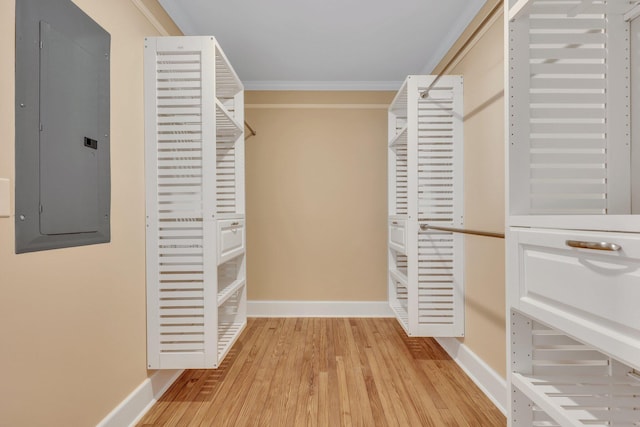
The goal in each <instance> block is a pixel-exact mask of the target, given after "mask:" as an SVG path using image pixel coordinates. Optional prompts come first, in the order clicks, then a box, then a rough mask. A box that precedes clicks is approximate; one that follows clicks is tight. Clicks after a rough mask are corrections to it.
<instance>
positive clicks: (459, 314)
mask: <svg viewBox="0 0 640 427" xmlns="http://www.w3.org/2000/svg"><path fill="white" fill-rule="evenodd" d="M435 79H436V77H435V76H409V77H407V79H406V80H405V82H404V84H403V85H402V88H401V89H400V90H399V92H398V94H397V95H396V97H395V99H394V100H393V102H392V104H391V106H390V107H389V135H388V136H389V157H388V184H389V193H388V197H389V236H388V238H389V244H388V251H389V276H388V281H389V304H390V306H391V308H392V310H393V311H394V313H395V314H396V317H397V318H398V321H399V322H400V324H401V325H402V326H403V328H404V329H405V331H406V332H407V334H409V335H411V336H463V335H464V277H463V269H464V264H463V262H464V260H463V246H462V243H463V240H462V237H461V236H460V235H456V234H452V233H451V232H446V231H438V230H434V229H427V228H424V226H426V225H431V226H445V227H460V226H462V224H463V217H462V183H463V182H462V179H463V176H462V168H463V164H462V151H463V134H462V131H463V129H462V127H463V124H462V120H463V112H462V111H463V108H462V107H463V105H462V78H461V77H460V76H443V77H442V78H440V79H438V80H437V81H436V82H435V85H433V87H431V88H430V86H431V85H432V83H433V82H434V81H435ZM427 89H428V90H427Z"/></svg>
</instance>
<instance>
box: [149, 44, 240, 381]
mask: <svg viewBox="0 0 640 427" xmlns="http://www.w3.org/2000/svg"><path fill="white" fill-rule="evenodd" d="M145 45H146V46H145V103H146V105H145V124H146V127H145V133H146V136H145V139H146V177H147V302H148V303H147V309H148V316H147V317H148V322H147V324H148V332H147V337H148V339H147V341H148V361H149V368H152V369H165V368H166V369H175V368H212V367H217V366H218V363H219V361H220V360H221V357H222V356H223V353H225V352H226V351H227V350H228V347H229V346H230V345H231V344H232V343H233V342H234V341H235V339H236V338H237V335H238V334H239V332H240V330H241V329H242V328H243V326H244V324H245V323H246V308H245V306H246V292H245V286H246V279H245V277H246V273H245V271H246V268H245V261H244V255H242V256H239V257H238V258H237V259H233V260H231V261H229V262H228V263H224V264H222V265H221V266H220V267H218V265H217V262H216V260H217V257H216V253H217V246H218V242H217V237H216V236H217V221H218V219H217V218H219V217H223V218H229V217H234V218H239V219H240V218H242V215H243V214H244V211H243V210H244V181H243V178H242V176H243V175H244V165H243V163H244V155H243V153H244V149H243V143H244V141H243V122H244V113H243V109H244V104H243V98H242V96H243V95H242V84H241V83H240V81H239V80H238V78H237V76H236V75H235V72H234V71H233V69H232V68H231V67H230V66H229V64H228V62H227V61H226V58H225V57H224V54H223V53H222V51H221V50H220V49H219V47H218V46H217V43H216V42H215V40H214V39H213V38H211V37H166V38H149V39H147V40H146V43H145ZM239 178H240V179H239ZM218 307H224V309H223V310H222V309H220V310H219V309H218ZM231 312H233V317H230V314H229V313H231ZM220 322H222V323H225V324H231V325H232V327H224V328H222V327H221V326H220V325H219V324H220ZM222 347H224V348H225V349H226V350H225V351H224V352H222V351H221V348H222Z"/></svg>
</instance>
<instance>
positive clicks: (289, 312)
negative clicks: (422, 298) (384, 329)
mask: <svg viewBox="0 0 640 427" xmlns="http://www.w3.org/2000/svg"><path fill="white" fill-rule="evenodd" d="M247 317H394V315H393V312H392V311H391V308H390V307H389V303H388V302H387V301H248V302H247Z"/></svg>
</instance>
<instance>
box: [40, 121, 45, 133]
mask: <svg viewBox="0 0 640 427" xmlns="http://www.w3.org/2000/svg"><path fill="white" fill-rule="evenodd" d="M43 129H44V126H42V123H40V132H42V130H43Z"/></svg>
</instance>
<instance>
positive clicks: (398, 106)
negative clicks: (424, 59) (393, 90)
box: [389, 78, 409, 118]
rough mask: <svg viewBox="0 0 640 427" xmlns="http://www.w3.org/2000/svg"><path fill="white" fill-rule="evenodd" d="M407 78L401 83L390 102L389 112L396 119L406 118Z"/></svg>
mask: <svg viewBox="0 0 640 427" xmlns="http://www.w3.org/2000/svg"><path fill="white" fill-rule="evenodd" d="M408 81H409V80H408V78H407V79H405V81H404V82H403V83H402V86H401V87H400V89H399V90H398V93H397V94H396V96H395V98H393V101H391V106H390V107H389V112H390V113H393V114H395V115H396V116H397V117H405V118H406V117H407V101H408V87H407V86H408Z"/></svg>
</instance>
